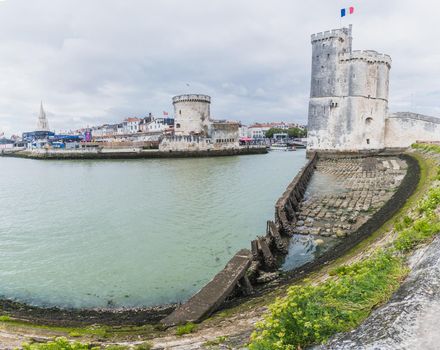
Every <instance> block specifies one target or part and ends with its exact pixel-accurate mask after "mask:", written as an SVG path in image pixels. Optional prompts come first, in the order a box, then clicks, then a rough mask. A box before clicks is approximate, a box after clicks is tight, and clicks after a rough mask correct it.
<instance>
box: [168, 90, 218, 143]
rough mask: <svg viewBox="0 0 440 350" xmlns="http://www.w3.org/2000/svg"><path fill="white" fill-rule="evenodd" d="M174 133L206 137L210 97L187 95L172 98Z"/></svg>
mask: <svg viewBox="0 0 440 350" xmlns="http://www.w3.org/2000/svg"><path fill="white" fill-rule="evenodd" d="M173 105H174V133H175V134H176V135H200V136H208V131H209V123H210V114H211V113H210V105H211V97H210V96H207V95H198V94H188V95H179V96H175V97H173Z"/></svg>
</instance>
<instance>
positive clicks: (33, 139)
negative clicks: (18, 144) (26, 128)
mask: <svg viewBox="0 0 440 350" xmlns="http://www.w3.org/2000/svg"><path fill="white" fill-rule="evenodd" d="M54 135H55V133H54V132H51V131H50V130H49V122H48V120H47V116H46V112H45V111H44V108H43V102H41V104H40V114H39V115H38V119H37V128H36V130H35V131H30V132H24V133H23V134H22V140H23V142H25V143H26V144H27V147H28V148H41V147H44V146H45V145H47V144H48V143H49V137H51V136H54Z"/></svg>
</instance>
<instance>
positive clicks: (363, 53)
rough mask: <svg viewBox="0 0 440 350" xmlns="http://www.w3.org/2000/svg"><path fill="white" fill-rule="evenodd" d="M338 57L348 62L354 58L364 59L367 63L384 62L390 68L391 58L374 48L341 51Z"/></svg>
mask: <svg viewBox="0 0 440 350" xmlns="http://www.w3.org/2000/svg"><path fill="white" fill-rule="evenodd" d="M339 59H340V60H341V61H342V62H350V61H354V60H361V61H366V62H368V63H384V64H386V65H387V66H388V67H389V68H391V63H392V59H391V56H389V55H387V54H382V53H379V52H377V51H374V50H355V51H352V52H351V53H350V52H346V53H341V54H340V56H339Z"/></svg>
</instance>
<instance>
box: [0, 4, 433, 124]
mask: <svg viewBox="0 0 440 350" xmlns="http://www.w3.org/2000/svg"><path fill="white" fill-rule="evenodd" d="M352 4H354V6H355V8H356V10H355V14H354V15H352V16H348V17H347V18H345V19H343V20H341V19H340V18H339V9H340V8H341V7H347V6H348V5H352ZM439 15H440V5H439V4H438V2H436V1H433V0H420V1H418V2H417V3H414V2H413V1H407V0H401V1H397V0H388V1H386V2H385V1H379V0H369V1H351V2H347V1H345V0H313V1H308V2H306V1H298V0H272V1H260V0H252V1H251V0H210V1H204V0H186V1H185V2H183V1H179V0H161V1H152V0H94V1H87V0H57V1H52V0H33V1H28V0H9V1H5V2H1V3H0V130H5V131H6V132H8V133H11V132H20V131H25V130H31V129H32V128H33V127H34V124H35V120H36V116H37V113H38V107H39V102H40V100H41V99H43V101H44V102H45V105H46V106H47V110H48V112H49V113H48V115H49V118H50V124H51V126H52V127H53V128H56V129H58V130H59V129H74V128H77V127H81V126H86V125H92V124H97V123H102V122H106V121H107V122H113V121H118V120H121V119H122V118H124V117H127V116H131V115H145V114H147V113H148V112H154V113H156V114H161V113H162V111H163V110H166V111H170V112H171V110H172V106H171V97H172V96H173V95H175V94H179V93H186V92H200V93H206V94H210V95H211V96H212V97H213V104H212V111H213V115H214V116H215V117H217V118H231V119H237V120H242V121H243V122H252V121H262V120H269V119H282V120H291V121H300V122H305V121H306V114H307V99H308V94H309V85H310V77H309V76H310V57H311V47H310V34H312V33H314V32H319V31H324V30H328V29H332V28H337V27H341V26H343V25H348V24H349V23H353V24H354V47H355V48H356V49H373V50H377V51H381V52H384V53H388V54H390V55H391V56H392V58H393V68H392V71H391V96H390V108H391V110H393V111H395V110H407V109H412V110H415V111H417V112H420V113H426V114H432V115H439V114H440V110H439V105H438V102H437V101H439V100H440V88H439V87H438V81H439V78H440V66H439V64H438V62H439V59H440V45H439V44H437V42H438V40H437V30H436V28H437V23H436V22H437V19H438V18H439V17H440V16H439ZM187 83H189V84H190V87H189V88H188V87H187V86H186V84H187Z"/></svg>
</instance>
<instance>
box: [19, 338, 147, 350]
mask: <svg viewBox="0 0 440 350" xmlns="http://www.w3.org/2000/svg"><path fill="white" fill-rule="evenodd" d="M22 347H23V350H100V349H105V350H129V349H130V350H150V349H151V345H150V344H148V343H145V344H141V345H136V346H134V347H128V346H125V345H109V346H106V347H102V348H101V347H99V346H91V345H90V344H84V343H78V342H69V340H67V339H66V338H63V337H61V338H57V339H55V340H53V341H50V342H48V343H44V344H42V343H35V344H27V343H25V344H23V345H22Z"/></svg>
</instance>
